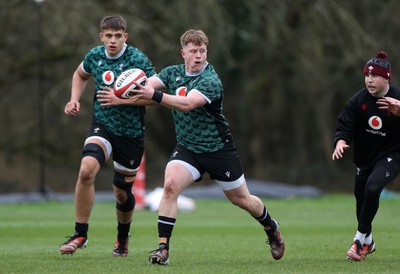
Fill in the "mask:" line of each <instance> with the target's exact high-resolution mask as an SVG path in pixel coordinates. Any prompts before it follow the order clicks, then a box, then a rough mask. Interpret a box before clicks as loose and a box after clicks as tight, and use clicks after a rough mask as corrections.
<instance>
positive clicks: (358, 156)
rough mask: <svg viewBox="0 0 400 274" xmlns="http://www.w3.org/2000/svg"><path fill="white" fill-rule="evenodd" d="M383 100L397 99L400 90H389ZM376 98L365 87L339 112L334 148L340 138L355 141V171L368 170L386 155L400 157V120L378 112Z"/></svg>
mask: <svg viewBox="0 0 400 274" xmlns="http://www.w3.org/2000/svg"><path fill="white" fill-rule="evenodd" d="M386 97H392V98H396V99H397V100H400V90H399V89H398V88H395V87H392V86H391V87H390V89H389V91H388V93H387V94H386ZM378 99H379V98H377V97H374V96H372V95H371V94H370V93H369V92H368V90H367V88H364V89H362V90H360V91H359V92H357V93H356V94H355V95H354V96H353V97H352V98H351V99H350V101H349V102H347V104H346V105H345V106H344V108H343V109H342V111H341V113H340V115H339V117H338V120H337V123H336V131H335V138H334V145H335V146H336V142H337V141H338V140H339V139H343V140H345V141H346V143H347V144H349V145H350V143H351V142H352V141H354V146H353V149H354V163H355V164H356V166H357V167H358V168H362V169H364V168H370V167H372V166H373V165H374V164H375V163H376V161H378V160H379V159H381V158H382V157H384V156H385V155H388V154H397V153H398V154H400V117H397V116H395V115H394V114H393V113H391V112H390V111H388V110H381V109H378V107H379V106H378V105H377V103H376V102H377V101H378Z"/></svg>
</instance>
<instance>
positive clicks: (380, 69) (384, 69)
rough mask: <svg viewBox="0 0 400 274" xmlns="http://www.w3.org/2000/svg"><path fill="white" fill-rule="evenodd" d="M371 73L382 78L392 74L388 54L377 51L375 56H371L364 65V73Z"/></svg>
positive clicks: (387, 77) (388, 77)
mask: <svg viewBox="0 0 400 274" xmlns="http://www.w3.org/2000/svg"><path fill="white" fill-rule="evenodd" d="M366 73H373V74H377V75H379V76H382V77H383V78H386V79H390V76H391V74H392V72H391V70H390V63H389V60H388V54H387V53H386V52H384V51H379V52H378V53H377V54H376V56H375V57H373V58H371V59H370V60H369V61H368V62H367V64H366V65H365V67H364V74H366Z"/></svg>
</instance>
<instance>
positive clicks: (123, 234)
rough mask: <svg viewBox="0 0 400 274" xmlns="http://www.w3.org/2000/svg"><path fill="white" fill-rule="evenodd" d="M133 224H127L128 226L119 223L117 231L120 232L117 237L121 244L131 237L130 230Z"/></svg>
mask: <svg viewBox="0 0 400 274" xmlns="http://www.w3.org/2000/svg"><path fill="white" fill-rule="evenodd" d="M131 222H132V221H130V222H129V223H126V224H123V223H120V222H118V227H117V230H118V235H117V238H118V241H120V242H121V241H126V239H127V238H128V236H129V230H130V228H131Z"/></svg>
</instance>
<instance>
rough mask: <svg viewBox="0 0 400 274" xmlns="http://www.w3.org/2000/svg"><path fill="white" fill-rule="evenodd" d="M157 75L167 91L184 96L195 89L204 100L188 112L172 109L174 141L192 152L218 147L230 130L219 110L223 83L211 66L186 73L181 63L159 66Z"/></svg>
mask: <svg viewBox="0 0 400 274" xmlns="http://www.w3.org/2000/svg"><path fill="white" fill-rule="evenodd" d="M157 76H158V77H159V78H160V80H161V81H162V82H163V83H164V85H165V86H166V88H167V89H168V91H169V94H171V95H177V96H186V95H187V94H188V93H189V92H196V91H198V92H200V93H201V94H202V95H203V96H204V98H205V99H206V100H207V102H208V103H207V104H206V105H204V106H203V107H200V108H197V109H193V110H191V111H189V112H182V111H177V110H173V117H174V123H175V131H176V139H177V142H178V143H179V144H181V145H182V146H184V147H185V148H187V149H189V150H190V151H193V152H195V153H204V152H214V151H217V150H220V149H222V148H223V147H224V144H225V143H226V139H227V138H228V137H229V136H230V132H229V125H228V123H227V121H226V119H225V116H224V115H223V113H222V109H223V87H222V83H221V80H220V79H219V77H218V75H217V73H216V72H215V70H214V67H213V66H212V65H210V64H207V66H206V68H205V69H204V71H202V72H201V73H199V74H198V75H194V76H193V75H192V76H190V75H187V74H186V73H185V66H184V65H183V64H182V65H175V66H169V67H167V68H165V69H163V70H162V71H161V72H160V74H158V75H157ZM230 143H232V142H230Z"/></svg>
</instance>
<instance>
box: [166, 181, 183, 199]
mask: <svg viewBox="0 0 400 274" xmlns="http://www.w3.org/2000/svg"><path fill="white" fill-rule="evenodd" d="M177 192H178V189H177V188H176V184H175V183H174V181H173V180H171V179H168V178H167V179H166V180H165V182H164V197H165V198H167V199H168V198H174V197H177V196H178V195H179V193H177Z"/></svg>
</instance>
